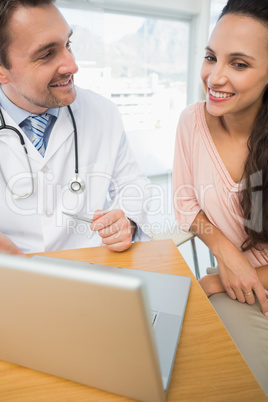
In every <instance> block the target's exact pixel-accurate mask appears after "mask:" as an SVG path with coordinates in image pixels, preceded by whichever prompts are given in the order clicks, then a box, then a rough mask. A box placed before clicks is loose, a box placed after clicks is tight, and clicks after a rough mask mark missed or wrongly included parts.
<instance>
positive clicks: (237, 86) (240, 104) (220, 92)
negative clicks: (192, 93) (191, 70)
mask: <svg viewBox="0 0 268 402" xmlns="http://www.w3.org/2000/svg"><path fill="white" fill-rule="evenodd" d="M201 78H202V81H203V85H204V89H205V92H206V106H207V110H208V112H209V113H210V114H211V115H213V116H223V115H226V114H240V115H241V113H242V116H243V115H244V114H245V115H246V116H247V117H248V116H249V115H251V114H252V117H253V118H255V116H256V114H257V112H258V110H259V108H260V106H261V104H262V98H263V94H264V92H265V90H266V88H267V86H268V28H267V27H266V26H265V25H264V24H262V23H261V22H259V21H258V20H256V19H254V18H250V17H245V16H241V15H235V14H229V15H225V16H224V17H222V18H221V19H220V20H219V22H218V23H217V25H216V27H215V28H214V30H213V32H212V34H211V37H210V40H209V43H208V46H207V47H206V52H205V59H204V62H203V66H202V70H201Z"/></svg>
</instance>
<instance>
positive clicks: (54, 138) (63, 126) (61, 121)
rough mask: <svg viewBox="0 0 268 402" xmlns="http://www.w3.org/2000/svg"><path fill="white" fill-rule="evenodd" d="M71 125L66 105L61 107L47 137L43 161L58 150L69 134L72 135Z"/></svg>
mask: <svg viewBox="0 0 268 402" xmlns="http://www.w3.org/2000/svg"><path fill="white" fill-rule="evenodd" d="M73 131H74V130H73V125H72V120H71V116H70V113H69V111H68V108H67V107H64V108H61V109H60V111H59V116H58V118H57V120H56V122H55V125H54V127H53V129H52V132H51V134H50V137H49V141H48V146H47V149H46V153H45V157H44V162H47V161H48V160H49V159H50V158H52V156H53V155H54V154H55V153H56V152H57V151H58V149H59V148H60V147H61V146H62V144H63V143H64V142H65V141H66V140H67V138H68V137H70V135H73Z"/></svg>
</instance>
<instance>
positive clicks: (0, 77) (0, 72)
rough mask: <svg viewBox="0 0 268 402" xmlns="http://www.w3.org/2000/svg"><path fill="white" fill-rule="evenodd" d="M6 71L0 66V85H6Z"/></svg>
mask: <svg viewBox="0 0 268 402" xmlns="http://www.w3.org/2000/svg"><path fill="white" fill-rule="evenodd" d="M7 72H8V70H7V69H6V68H5V67H3V66H1V65H0V84H8V83H9V79H8V74H7Z"/></svg>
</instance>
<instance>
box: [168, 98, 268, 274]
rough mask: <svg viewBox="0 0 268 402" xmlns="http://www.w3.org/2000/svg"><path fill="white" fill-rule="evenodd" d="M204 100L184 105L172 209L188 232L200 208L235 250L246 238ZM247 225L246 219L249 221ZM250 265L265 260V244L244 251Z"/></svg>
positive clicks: (235, 185) (236, 189) (234, 190)
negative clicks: (258, 248)
mask: <svg viewBox="0 0 268 402" xmlns="http://www.w3.org/2000/svg"><path fill="white" fill-rule="evenodd" d="M204 108H205V103H204V102H198V103H196V104H195V105H191V106H188V107H187V108H186V109H185V110H184V111H183V112H182V114H181V116H180V121H179V125H178V129H177V135H176V143H175V156H174V168H173V192H174V211H175V216H176V219H177V222H178V225H179V227H180V229H181V230H184V231H188V230H189V229H190V227H191V224H192V222H193V221H194V219H195V217H196V215H197V214H198V212H199V211H200V210H203V211H204V213H205V214H206V216H207V218H208V219H209V220H210V222H211V223H212V224H213V225H214V226H216V227H217V228H218V229H219V230H221V232H222V233H223V234H224V235H225V236H226V237H227V238H228V239H229V240H230V241H231V242H232V243H233V244H234V245H235V246H236V247H237V248H238V249H239V250H241V244H242V243H243V242H244V240H245V239H246V233H245V230H244V226H243V218H242V214H241V211H240V207H239V199H238V192H239V189H240V188H241V186H242V185H243V182H241V183H235V182H234V181H233V180H232V178H231V176H230V174H229V172H228V171H227V169H226V167H225V165H224V163H223V161H222V159H221V157H220V155H219V153H218V151H217V149H216V147H215V145H214V142H213V140H212V137H211V134H210V132H209V129H208V126H207V123H206V118H205V111H204ZM249 224H250V222H249ZM245 255H246V256H247V258H248V260H249V262H250V263H251V264H252V266H254V267H257V266H260V265H266V264H267V263H268V246H266V247H265V249H264V250H263V251H262V252H260V251H257V250H255V249H252V250H248V251H246V252H245Z"/></svg>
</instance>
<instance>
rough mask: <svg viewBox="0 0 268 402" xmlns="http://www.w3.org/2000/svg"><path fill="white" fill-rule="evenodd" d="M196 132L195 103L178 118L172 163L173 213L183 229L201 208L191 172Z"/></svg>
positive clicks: (186, 227) (189, 225) (185, 228)
mask: <svg viewBox="0 0 268 402" xmlns="http://www.w3.org/2000/svg"><path fill="white" fill-rule="evenodd" d="M196 132H197V122H196V113H195V105H191V106H189V107H187V108H186V109H185V110H184V111H183V112H182V114H181V116H180V119H179V124H178V128H177V133H176V141H175V152H174V164H173V203H174V213H175V217H176V220H177V223H178V226H179V228H180V229H181V230H183V231H189V230H190V227H191V225H192V223H193V221H194V219H195V217H196V215H197V214H198V212H199V211H200V210H201V208H200V205H199V203H198V201H197V198H196V191H195V178H194V174H193V165H194V158H195V137H196ZM196 156H197V157H198V155H196Z"/></svg>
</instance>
